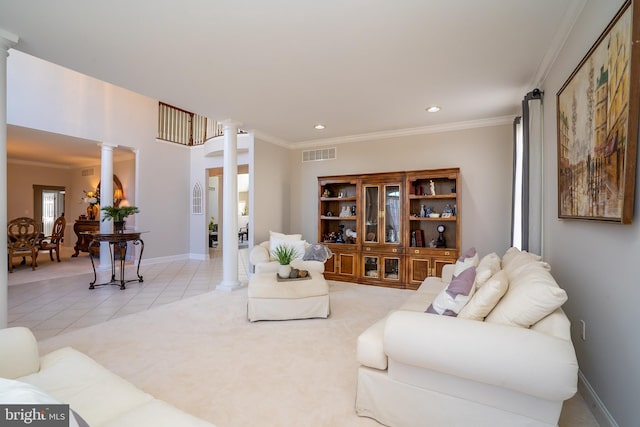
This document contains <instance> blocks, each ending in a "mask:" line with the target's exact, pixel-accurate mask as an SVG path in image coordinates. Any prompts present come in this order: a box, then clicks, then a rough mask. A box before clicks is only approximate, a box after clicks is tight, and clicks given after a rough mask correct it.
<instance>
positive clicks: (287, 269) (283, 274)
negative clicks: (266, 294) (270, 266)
mask: <svg viewBox="0 0 640 427" xmlns="http://www.w3.org/2000/svg"><path fill="white" fill-rule="evenodd" d="M290 273H291V266H290V265H289V264H286V265H282V264H280V267H278V276H280V278H282V279H287V278H288V277H289V274H290Z"/></svg>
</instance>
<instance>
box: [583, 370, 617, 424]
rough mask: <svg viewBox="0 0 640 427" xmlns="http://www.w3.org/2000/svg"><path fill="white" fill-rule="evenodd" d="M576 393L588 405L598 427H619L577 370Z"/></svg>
mask: <svg viewBox="0 0 640 427" xmlns="http://www.w3.org/2000/svg"><path fill="white" fill-rule="evenodd" d="M578 393H580V395H581V396H582V398H583V399H584V401H585V402H586V403H587V405H589V409H590V410H591V413H592V414H593V416H594V417H595V419H596V421H598V424H600V427H619V426H618V423H617V422H616V420H614V419H613V417H612V416H611V413H610V412H609V410H608V409H607V407H606V406H604V403H602V400H600V398H599V397H598V395H597V394H596V391H595V390H594V389H593V387H591V384H589V381H587V379H586V378H585V376H584V375H583V374H582V372H581V371H580V370H578Z"/></svg>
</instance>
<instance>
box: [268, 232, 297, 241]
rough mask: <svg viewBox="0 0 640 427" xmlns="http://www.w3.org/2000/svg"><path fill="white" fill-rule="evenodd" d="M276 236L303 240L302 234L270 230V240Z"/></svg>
mask: <svg viewBox="0 0 640 427" xmlns="http://www.w3.org/2000/svg"><path fill="white" fill-rule="evenodd" d="M273 238H276V239H280V240H302V234H284V233H278V232H277V231H269V240H271V239H273Z"/></svg>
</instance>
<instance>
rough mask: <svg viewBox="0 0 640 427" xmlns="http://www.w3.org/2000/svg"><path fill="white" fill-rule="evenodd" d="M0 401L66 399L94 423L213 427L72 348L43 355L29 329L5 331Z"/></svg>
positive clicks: (84, 420)
mask: <svg viewBox="0 0 640 427" xmlns="http://www.w3.org/2000/svg"><path fill="white" fill-rule="evenodd" d="M0 402H1V403H5V404H10V403H16V404H17V403H23V404H37V403H43V404H45V403H46V404H51V403H65V404H69V405H70V409H71V410H72V411H74V412H75V413H77V414H79V416H80V417H81V418H80V419H78V420H77V421H76V420H75V419H74V417H71V419H72V420H73V421H74V422H72V423H71V424H70V425H72V426H75V425H79V426H85V425H87V424H88V425H89V426H91V427H145V426H150V427H151V426H153V427H175V426H180V427H185V426H186V427H212V426H213V425H212V424H210V423H208V422H206V421H204V420H201V419H199V418H196V417H194V416H192V415H190V414H187V413H186V412H183V411H181V410H179V409H177V408H175V407H173V406H171V405H169V404H168V403H165V402H163V401H161V400H158V399H155V398H154V397H153V396H151V395H150V394H147V393H145V392H143V391H142V390H139V389H138V388H136V387H135V386H134V385H133V384H131V383H129V382H127V381H125V380H124V379H122V378H120V377H118V376H117V375H116V374H114V373H112V372H111V371H109V370H107V369H106V368H104V367H103V366H101V365H100V364H98V363H97V362H96V361H94V360H93V359H91V358H90V357H89V356H87V355H85V354H83V353H81V352H79V351H77V350H74V349H73V348H71V347H65V348H61V349H59V350H55V351H53V352H51V353H49V354H46V355H44V356H42V357H40V355H39V353H38V344H37V342H36V339H35V338H34V336H33V334H32V333H31V331H29V329H27V328H22V327H16V328H7V329H1V330H0Z"/></svg>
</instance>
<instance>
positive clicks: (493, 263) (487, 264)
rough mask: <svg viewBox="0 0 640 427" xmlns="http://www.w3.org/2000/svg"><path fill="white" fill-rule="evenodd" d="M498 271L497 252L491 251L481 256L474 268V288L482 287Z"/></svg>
mask: <svg viewBox="0 0 640 427" xmlns="http://www.w3.org/2000/svg"><path fill="white" fill-rule="evenodd" d="M498 271H500V257H499V256H498V254H496V253H495V252H492V253H490V254H487V255H485V256H483V257H482V259H481V260H480V263H479V264H478V267H477V268H476V288H480V287H482V285H484V284H485V283H486V282H487V280H489V279H490V278H491V277H492V276H493V275H494V274H496V273H497V272H498Z"/></svg>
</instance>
